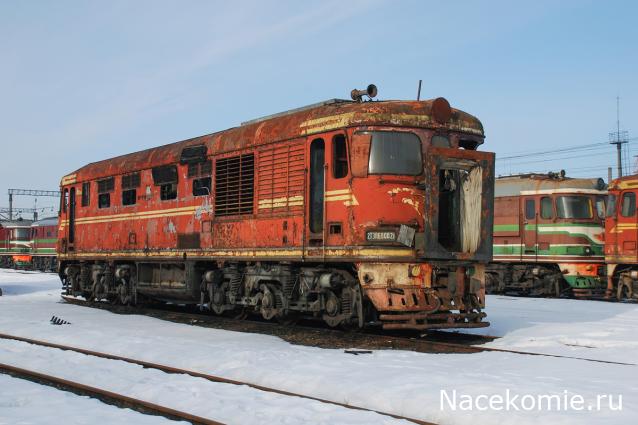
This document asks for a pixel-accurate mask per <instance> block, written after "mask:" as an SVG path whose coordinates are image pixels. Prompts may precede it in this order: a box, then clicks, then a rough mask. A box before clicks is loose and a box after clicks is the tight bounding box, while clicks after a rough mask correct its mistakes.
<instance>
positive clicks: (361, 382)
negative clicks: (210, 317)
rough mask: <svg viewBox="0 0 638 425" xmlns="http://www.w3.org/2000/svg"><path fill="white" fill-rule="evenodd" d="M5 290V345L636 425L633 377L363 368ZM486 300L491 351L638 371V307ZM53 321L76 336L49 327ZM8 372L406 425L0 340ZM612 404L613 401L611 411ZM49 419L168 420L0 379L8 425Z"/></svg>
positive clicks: (432, 412) (240, 406)
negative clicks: (46, 345)
mask: <svg viewBox="0 0 638 425" xmlns="http://www.w3.org/2000/svg"><path fill="white" fill-rule="evenodd" d="M0 288H2V290H3V293H4V296H2V297H0V332H3V333H9V334H13V335H19V336H25V337H30V338H36V339H43V340H48V341H51V342H57V343H62V344H69V345H74V346H77V347H82V348H87V349H94V350H98V351H103V352H108V353H112V354H120V355H126V356H129V357H133V358H138V359H141V360H147V361H151V362H156V363H162V364H168V365H173V366H177V367H182V368H187V369H191V370H196V371H201V372H206V373H211V374H215V375H219V376H224V377H227V378H231V379H238V380H244V381H249V382H252V383H255V384H261V385H266V386H270V387H275V388H279V389H282V390H290V391H294V392H299V393H303V394H308V395H313V396H316V397H321V398H327V399H331V400H335V401H339V402H344V403H350V404H353V405H357V406H362V407H368V408H372V409H375V410H380V411H385V412H390V413H396V414H400V415H405V416H410V417H416V418H420V419H423V420H427V421H432V422H436V423H440V424H476V423H481V424H483V423H490V424H498V423H502V424H510V423H514V422H516V423H517V425H523V424H534V425H536V424H537V423H551V424H554V423H560V424H580V423H601V424H602V423H605V424H615V423H618V424H621V423H622V424H627V423H636V422H637V421H638V405H637V404H636V403H638V366H635V365H619V364H610V363H598V362H589V361H584V360H576V359H568V358H552V357H544V356H529V355H520V354H512V353H498V352H490V353H478V354H422V353H413V352H406V351H393V350H379V351H375V352H373V353H372V354H370V355H359V356H353V355H350V354H346V353H344V352H343V350H329V349H320V348H313V347H304V346H296V345H291V344H289V343H287V342H285V341H283V340H281V339H279V338H276V337H271V336H267V335H256V334H248V333H238V332H230V331H223V330H215V329H209V328H200V327H196V326H190V325H184V324H177V323H171V322H165V321H161V320H157V319H153V318H148V317H143V316H134V315H116V314H111V313H109V312H106V311H100V310H92V309H88V308H83V307H78V306H72V305H67V304H64V303H62V302H60V298H59V293H60V284H59V281H58V280H57V277H56V276H55V275H46V274H38V273H19V272H12V271H0ZM487 302H488V308H487V313H488V318H489V320H490V321H491V323H492V326H491V327H489V328H485V329H480V330H476V331H475V332H480V333H484V334H489V335H494V336H500V337H502V338H499V339H497V340H495V341H494V342H492V343H491V344H490V346H493V347H498V348H507V349H514V350H521V351H529V352H538V353H551V354H559V355H566V356H573V357H582V358H589V359H599V360H606V361H613V362H623V363H638V331H637V329H638V305H635V304H617V303H606V302H599V301H578V300H546V299H528V298H512V297H489V298H488V300H487ZM52 315H56V316H58V317H61V318H62V319H64V320H67V321H69V322H71V323H72V324H71V325H64V326H52V325H51V324H49V319H50V318H51V316H52ZM0 362H3V363H9V364H13V365H16V366H22V367H25V368H29V367H31V368H38V370H42V371H60V373H64V375H63V377H67V378H70V379H76V380H85V381H83V382H87V383H90V384H92V385H96V384H97V383H98V382H99V383H100V385H109V388H110V389H112V390H115V391H120V392H126V393H127V394H130V395H136V396H139V397H143V398H144V399H146V400H148V401H152V402H155V403H164V404H167V405H169V406H170V407H173V408H176V409H181V410H186V411H189V412H191V413H194V414H198V415H201V416H207V417H210V418H211V419H216V420H220V421H223V422H230V423H256V422H260V423H264V422H268V423H290V424H294V423H300V422H305V423H332V424H334V423H361V424H363V423H392V422H398V421H394V420H392V419H389V418H387V417H383V416H379V415H375V414H372V413H368V412H358V411H352V410H349V409H345V408H337V407H334V406H326V405H325V404H321V403H317V402H312V401H308V400H302V399H298V398H289V397H283V396H276V395H272V394H264V393H260V392H256V391H254V390H250V389H248V388H244V387H237V386H229V385H222V384H212V383H208V382H202V381H201V380H196V379H193V378H190V377H183V376H177V375H165V374H158V373H155V372H152V371H145V370H140V368H136V367H134V366H132V365H127V364H118V363H120V362H113V361H97V360H95V359H89V358H87V357H86V356H82V355H77V354H72V353H67V352H60V351H58V352H57V353H55V354H53V352H52V351H51V350H50V349H41V350H40V349H36V348H34V347H32V346H28V345H26V344H24V343H19V342H15V341H6V340H0ZM454 395H456V409H454V406H453V405H454V402H453V399H454ZM603 396H604V397H603ZM608 396H611V397H612V400H611V401H612V405H611V407H610V406H609V397H608ZM508 397H509V400H508ZM549 397H554V398H551V399H550V398H549ZM620 397H622V405H621V406H619V402H620ZM581 398H582V403H581V402H580V400H581ZM557 399H558V400H559V401H558V404H557ZM597 400H600V402H598V401H597ZM507 401H509V404H508V403H507ZM470 403H472V404H471V405H470ZM489 403H492V405H491V408H490V405H489ZM566 404H567V405H566ZM548 405H549V406H550V407H551V409H548ZM599 405H600V408H599ZM470 407H471V408H472V410H468V409H469V408H470ZM530 407H533V408H530ZM619 407H621V408H619ZM517 409H518V410H517ZM49 412H50V413H49ZM49 414H53V415H55V416H56V417H58V418H60V417H61V416H64V417H65V418H66V417H68V418H69V423H86V418H87V417H100V419H101V421H100V422H104V423H116V422H117V423H122V422H123V421H126V422H130V423H144V422H143V421H144V420H146V421H153V423H160V422H161V420H160V419H159V418H156V417H150V420H149V417H147V416H144V415H141V414H139V413H136V412H132V411H130V410H122V409H118V408H117V407H113V406H108V405H105V404H102V403H100V402H98V401H95V400H90V399H87V398H85V397H78V396H75V395H73V394H68V393H64V392H61V391H58V390H54V389H51V388H48V387H42V386H38V385H36V384H33V383H30V382H25V381H20V380H17V379H15V378H10V377H7V376H2V375H0V424H2V423H17V422H19V421H21V422H22V423H48V422H49V421H47V420H45V419H46V418H47V417H48V415H49ZM97 415H99V416H97ZM129 415H132V416H133V417H132V418H129ZM127 418H128V419H127ZM49 419H50V418H49ZM65 420H66V419H65Z"/></svg>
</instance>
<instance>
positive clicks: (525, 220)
mask: <svg viewBox="0 0 638 425" xmlns="http://www.w3.org/2000/svg"><path fill="white" fill-rule="evenodd" d="M521 220H522V223H521V227H522V229H523V231H522V233H521V234H522V241H521V242H522V243H521V260H522V259H523V258H527V259H530V256H533V257H534V260H536V258H537V255H538V252H537V245H538V212H537V208H536V198H535V197H533V196H523V197H522V198H521Z"/></svg>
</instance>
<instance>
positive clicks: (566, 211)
mask: <svg viewBox="0 0 638 425" xmlns="http://www.w3.org/2000/svg"><path fill="white" fill-rule="evenodd" d="M556 212H557V214H558V217H559V218H576V219H579V218H581V219H582V218H592V217H593V208H592V202H591V198H589V197H587V196H559V197H558V198H556Z"/></svg>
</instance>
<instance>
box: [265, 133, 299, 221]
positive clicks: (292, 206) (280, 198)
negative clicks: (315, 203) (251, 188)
mask: <svg viewBox="0 0 638 425" xmlns="http://www.w3.org/2000/svg"><path fill="white" fill-rule="evenodd" d="M257 190H258V199H259V203H258V209H259V213H270V212H282V211H287V212H291V211H302V210H303V194H304V145H303V143H295V144H290V143H289V144H285V145H281V144H280V145H273V146H272V147H268V148H265V149H263V150H261V151H260V152H259V184H258V189H257Z"/></svg>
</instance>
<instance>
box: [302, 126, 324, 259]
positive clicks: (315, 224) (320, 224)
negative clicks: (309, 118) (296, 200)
mask: <svg viewBox="0 0 638 425" xmlns="http://www.w3.org/2000/svg"><path fill="white" fill-rule="evenodd" d="M308 158H309V161H308V192H307V193H308V202H306V217H308V218H307V220H306V224H305V226H306V234H307V236H306V243H307V244H308V245H309V246H311V247H312V246H322V245H324V242H325V239H324V228H325V226H324V221H325V217H324V205H325V183H326V161H325V158H326V143H325V140H324V139H323V138H322V137H314V138H312V139H310V140H309V143H308Z"/></svg>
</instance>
